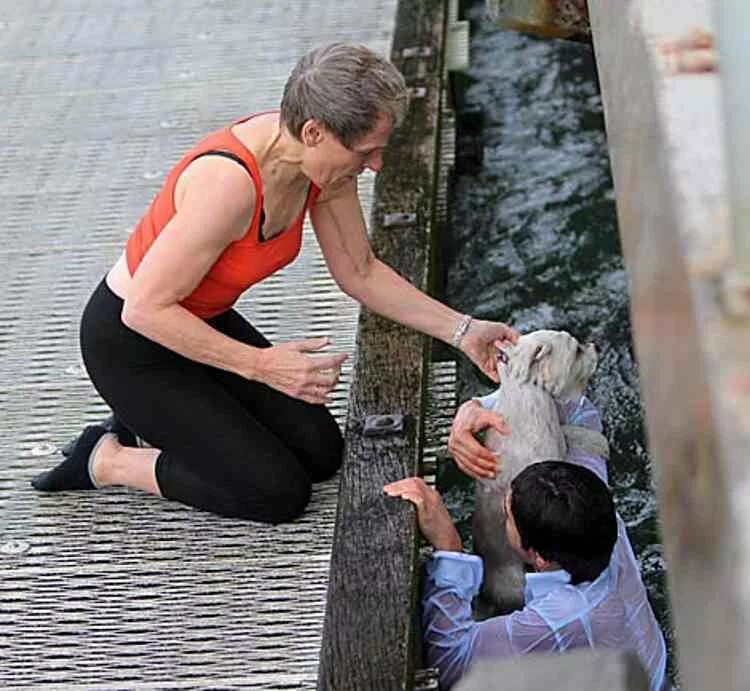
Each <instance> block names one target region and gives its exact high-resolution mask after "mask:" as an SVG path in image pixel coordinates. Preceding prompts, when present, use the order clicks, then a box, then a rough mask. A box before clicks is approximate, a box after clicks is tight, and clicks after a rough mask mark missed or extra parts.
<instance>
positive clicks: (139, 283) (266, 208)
mask: <svg viewBox="0 0 750 691" xmlns="http://www.w3.org/2000/svg"><path fill="white" fill-rule="evenodd" d="M406 93H407V92H406V88H405V85H404V80H403V78H402V76H401V75H400V74H399V72H398V71H397V70H396V68H395V67H394V66H393V65H392V64H390V63H389V62H387V61H385V60H383V59H382V58H380V57H378V56H377V55H375V54H373V53H372V52H370V51H369V50H368V49H367V48H365V47H363V46H358V45H350V44H341V43H339V44H333V45H330V46H326V47H324V48H321V49H318V50H315V51H313V52H311V53H309V54H308V55H306V56H305V57H303V58H302V59H301V60H300V62H299V63H298V64H297V66H296V67H295V68H294V70H293V72H292V74H291V76H290V77H289V79H288V81H287V83H286V86H285V89H284V95H283V99H282V103H281V110H280V111H274V112H269V113H261V114H258V115H253V116H250V117H246V118H244V119H242V120H240V121H238V122H235V123H233V124H231V125H229V126H227V127H225V128H223V129H221V130H218V131H217V132H214V133H212V134H210V135H208V136H207V137H205V138H204V139H202V140H201V141H200V142H198V144H197V145H196V146H195V147H194V148H193V149H192V150H191V151H189V152H188V153H187V154H186V155H185V156H184V157H183V158H182V159H181V160H180V161H179V162H178V163H177V165H176V166H175V167H174V168H173V169H172V171H171V172H170V173H169V175H168V176H167V179H166V181H165V183H164V186H163V187H162V188H161V190H160V191H159V193H158V194H157V196H156V197H155V199H154V201H153V202H152V204H151V206H150V207H149V209H148V210H147V212H146V214H145V215H144V216H143V218H142V219H141V221H140V223H138V225H137V226H136V228H135V230H134V231H133V233H132V234H131V236H130V237H129V239H128V241H127V245H126V247H125V250H124V251H123V253H122V256H121V257H120V258H119V260H118V261H117V263H116V264H115V266H114V267H113V268H112V269H111V270H110V271H109V273H108V274H107V275H106V277H105V278H104V280H102V282H101V283H100V285H99V286H98V288H97V289H96V290H95V292H94V294H93V295H92V297H91V299H90V300H89V302H88V305H87V306H86V309H85V311H84V314H83V318H82V321H81V349H82V352H83V359H84V363H85V365H86V368H87V370H88V373H89V376H90V378H91V381H92V382H93V383H94V386H95V387H96V389H97V390H98V391H99V393H100V394H101V396H102V397H103V398H104V400H105V401H106V402H107V403H108V404H109V406H110V407H111V408H112V411H113V412H114V416H115V422H116V428H117V429H116V430H115V432H117V431H118V430H119V434H117V433H113V432H112V431H110V430H109V428H107V427H106V426H103V425H93V426H90V427H87V428H86V429H85V430H84V431H83V433H82V434H81V436H80V437H79V438H78V440H77V441H76V443H75V446H74V447H73V448H72V450H71V453H70V456H69V457H68V458H67V459H66V460H65V461H63V463H61V464H60V465H59V466H57V467H56V468H53V469H52V470H50V471H48V472H46V473H43V474H42V475H40V476H39V477H37V478H35V479H34V481H33V485H34V487H36V488H37V489H39V490H44V491H56V490H67V489H92V488H97V487H103V486H106V485H125V486H128V487H134V488H138V489H142V490H145V491H147V492H150V493H151V494H154V495H157V496H164V497H167V498H169V499H174V500H177V501H181V502H183V503H185V504H188V505H190V506H194V507H198V508H201V509H205V510H208V511H212V512H214V513H217V514H221V515H224V516H234V517H241V518H247V519H253V520H258V521H264V522H269V523H278V522H283V521H289V520H292V519H294V518H296V517H297V516H299V515H300V513H301V512H302V511H303V509H304V508H305V506H306V505H307V502H308V500H309V497H310V488H311V483H314V482H320V481H321V480H325V479H327V478H329V477H331V476H332V475H333V474H334V473H335V472H336V470H337V469H338V468H339V466H340V464H341V451H342V438H341V433H340V431H339V429H338V426H337V424H336V422H335V421H334V419H333V417H332V416H331V414H330V413H329V412H328V410H327V408H326V407H325V405H324V404H325V403H326V401H327V400H328V394H329V393H330V392H331V390H332V389H333V387H334V386H335V385H336V382H337V380H338V376H339V372H340V368H341V364H342V362H343V360H344V359H345V357H346V356H345V355H342V354H335V355H327V356H320V357H313V356H311V355H310V353H312V352H313V351H316V350H319V349H321V348H323V347H324V346H325V345H326V344H327V339H325V338H321V339H313V340H304V341H294V342H288V343H283V344H279V345H272V344H271V343H269V342H268V341H267V340H266V339H265V338H264V337H263V335H262V334H260V333H259V332H258V331H257V329H255V328H254V327H253V326H252V325H251V324H249V323H248V322H247V321H245V319H244V318H243V317H242V316H240V314H239V313H237V312H236V311H235V310H233V309H232V305H233V304H234V303H235V301H236V300H237V298H238V297H239V296H240V295H241V293H242V292H243V291H244V290H245V289H247V288H248V287H249V286H251V285H253V284H255V283H257V282H259V281H261V280H263V279H264V278H266V277H268V276H269V275H271V274H273V273H274V272H276V271H278V270H279V269H281V268H282V267H283V266H285V265H286V264H288V263H289V262H291V261H292V260H293V259H294V258H295V257H296V256H297V254H298V252H299V249H300V244H301V233H302V223H303V220H304V217H305V215H306V213H308V212H310V215H311V220H312V224H313V227H314V228H315V233H316V237H317V240H318V242H319V244H320V247H321V250H322V252H323V254H324V256H325V259H326V262H327V265H328V267H329V269H330V271H331V273H332V275H333V277H334V278H335V280H336V282H337V283H338V285H339V286H340V287H341V288H342V290H344V291H345V292H346V293H348V294H349V295H351V296H352V297H354V298H355V299H357V300H359V301H360V302H361V303H362V304H364V305H366V306H367V307H368V308H369V309H371V310H372V311H374V312H377V313H379V314H382V315H383V316H385V317H388V318H390V319H393V320H395V321H397V322H400V323H402V324H405V325H407V326H410V327H412V328H415V329H418V330H420V331H422V332H424V333H426V334H429V335H430V336H433V337H435V338H439V339H441V340H443V341H445V342H448V343H450V342H453V343H454V344H460V347H461V350H463V352H464V353H465V354H466V355H467V356H468V357H470V358H471V359H472V360H473V361H474V362H475V363H476V364H477V365H478V366H479V367H481V368H482V369H483V370H484V371H485V372H487V373H488V374H489V375H490V376H493V378H494V343H495V342H496V341H505V340H511V341H514V340H515V339H516V336H517V335H516V333H515V332H514V331H513V330H512V329H510V328H509V327H507V326H506V325H504V324H501V323H491V322H482V321H477V320H475V321H471V322H470V323H469V326H468V329H466V328H465V327H466V324H467V319H466V318H464V317H463V316H462V315H461V314H458V313H457V312H455V311H454V310H452V309H450V308H448V307H446V306H445V305H443V304H441V303H439V302H437V301H435V300H433V299H431V298H430V297H428V296H427V295H425V294H424V293H421V292H420V291H418V290H417V289H416V288H414V287H413V286H412V285H411V284H410V283H408V282H407V281H405V280H404V279H402V278H401V277H399V276H398V274H396V273H395V272H394V271H393V270H391V269H390V268H389V267H387V266H386V265H385V264H383V263H382V262H380V261H378V260H377V259H376V258H375V257H374V256H373V254H372V252H371V249H370V246H369V243H368V240H367V230H366V227H365V223H364V220H363V217H362V211H361V209H360V205H359V199H358V197H357V182H356V178H357V175H359V173H361V172H363V171H364V170H365V169H368V168H369V169H371V170H374V171H378V170H379V169H380V167H381V165H382V153H383V148H384V147H385V146H386V144H387V142H388V138H389V136H390V133H391V130H392V129H393V128H394V127H395V126H397V125H398V124H399V122H400V121H401V119H402V118H403V115H404V111H405V109H406V105H407V97H406ZM464 331H465V333H463V332H464ZM133 434H137V435H138V436H139V437H142V438H143V439H145V440H146V441H147V442H148V443H149V444H151V445H152V447H153V448H134V447H133V446H129V445H128V444H131V443H132V439H133Z"/></svg>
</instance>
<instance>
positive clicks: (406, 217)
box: [383, 211, 417, 228]
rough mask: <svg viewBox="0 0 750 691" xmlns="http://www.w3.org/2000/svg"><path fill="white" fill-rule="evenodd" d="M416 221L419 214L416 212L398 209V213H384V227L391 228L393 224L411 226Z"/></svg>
mask: <svg viewBox="0 0 750 691" xmlns="http://www.w3.org/2000/svg"><path fill="white" fill-rule="evenodd" d="M416 222H417V214H414V213H407V212H404V211H397V212H396V213H392V214H384V215H383V227H384V228H390V227H391V226H409V225H414V224H415V223H416Z"/></svg>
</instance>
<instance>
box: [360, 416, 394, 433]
mask: <svg viewBox="0 0 750 691" xmlns="http://www.w3.org/2000/svg"><path fill="white" fill-rule="evenodd" d="M403 431H404V416H403V415H400V414H397V413H394V414H392V415H368V416H367V417H366V418H365V426H364V428H363V430H362V434H364V435H365V436H366V437H381V436H384V435H386V434H399V433H401V432H403Z"/></svg>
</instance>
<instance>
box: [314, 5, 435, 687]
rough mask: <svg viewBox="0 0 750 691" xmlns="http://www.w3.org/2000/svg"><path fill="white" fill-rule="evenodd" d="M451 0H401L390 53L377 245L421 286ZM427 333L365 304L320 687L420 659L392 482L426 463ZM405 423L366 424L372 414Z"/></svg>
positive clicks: (409, 565)
mask: <svg viewBox="0 0 750 691" xmlns="http://www.w3.org/2000/svg"><path fill="white" fill-rule="evenodd" d="M444 5H445V3H444V2H443V0H421V1H420V0H401V2H399V7H398V12H397V20H396V31H395V36H394V42H393V52H392V56H391V59H392V61H393V62H394V63H395V64H396V65H397V66H398V67H399V68H400V69H401V71H402V72H403V74H404V76H405V77H406V79H407V82H408V84H409V86H410V88H411V90H412V100H411V105H410V108H409V114H408V117H407V119H406V122H405V123H404V124H403V125H402V126H401V127H400V128H399V129H398V130H396V131H395V132H394V133H393V135H392V141H391V143H390V145H389V147H388V150H387V151H386V153H385V163H384V166H383V170H382V171H381V172H380V173H379V175H378V179H377V184H376V190H375V194H376V201H375V205H374V211H373V218H372V220H371V224H370V227H371V241H372V245H373V248H374V250H375V253H376V254H377V255H378V257H380V258H381V259H383V260H384V261H385V262H386V263H387V264H389V265H390V266H392V267H393V268H394V269H396V270H397V271H398V272H399V273H400V274H401V275H403V276H404V277H405V278H407V279H408V280H409V281H411V282H412V283H413V284H414V285H416V286H418V287H419V288H421V289H426V288H427V287H428V284H429V267H430V252H431V243H432V241H433V238H432V231H433V227H434V224H433V217H434V202H435V181H436V173H437V170H436V164H437V152H438V147H439V117H440V94H441V89H442V55H443V43H444V33H445V6H444ZM427 346H428V339H427V338H426V337H424V336H422V335H420V334H418V333H416V332H414V331H411V330H408V329H405V328H403V327H401V326H399V325H397V324H394V323H393V322H390V321H387V320H385V319H383V318H381V317H378V316H376V315H374V314H372V313H371V312H369V311H368V310H366V309H364V308H363V309H362V312H361V315H360V321H359V335H358V347H357V361H356V363H355V368H354V380H353V383H352V386H351V391H350V398H349V417H348V422H347V429H346V450H345V459H344V467H343V470H342V477H341V489H340V496H339V504H338V512H337V517H336V529H335V534H334V544H333V553H332V556H331V570H330V576H329V585H328V602H327V608H326V619H325V627H324V633H323V643H322V647H321V654H320V671H319V677H318V688H319V689H323V690H325V691H345V690H346V691H349V690H352V691H354V690H360V689H361V690H362V691H366V690H367V691H369V690H371V689H377V690H378V691H389V690H391V689H393V690H394V691H396V690H401V689H404V690H405V689H410V688H411V686H412V683H413V677H414V671H415V660H414V658H415V650H416V646H417V640H416V639H417V635H416V634H417V628H416V626H415V622H414V615H415V613H416V610H417V584H418V577H419V571H418V562H417V544H418V542H417V541H418V538H419V535H418V530H417V525H416V518H415V514H414V510H413V509H412V507H411V506H409V505H408V504H406V503H405V502H403V501H400V500H396V499H392V498H390V497H387V496H386V495H385V494H384V493H383V489H382V488H383V485H384V484H386V483H388V482H392V481H394V480H398V479H401V478H404V477H407V476H411V475H416V474H417V473H418V470H419V468H418V466H419V458H420V451H421V433H422V414H423V410H422V406H423V387H424V383H425V377H424V368H425V358H426V356H427V353H428V347H427ZM387 414H397V415H403V416H404V429H403V431H402V432H399V431H396V432H392V433H390V434H384V435H383V436H367V435H366V434H365V433H364V427H365V423H366V421H367V418H368V416H372V415H387Z"/></svg>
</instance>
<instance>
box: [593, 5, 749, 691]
mask: <svg viewBox="0 0 750 691" xmlns="http://www.w3.org/2000/svg"><path fill="white" fill-rule="evenodd" d="M712 5H713V3H712V2H711V0H688V1H687V2H685V3H682V2H681V3H678V4H676V5H672V4H671V3H653V2H652V1H651V0H597V2H592V3H591V22H592V27H593V34H594V46H595V49H596V58H597V66H598V71H599V78H600V83H601V89H602V96H603V100H604V106H605V116H606V124H607V136H608V142H609V148H610V156H611V161H612V172H613V177H614V181H615V191H616V196H617V211H618V218H619V226H620V235H621V238H622V245H623V254H624V257H625V262H626V265H627V269H628V275H629V278H630V284H631V310H632V322H633V331H634V338H635V343H636V347H637V353H638V362H639V366H640V381H641V390H642V393H643V398H644V408H645V413H646V418H647V430H648V439H649V447H650V450H651V454H652V457H653V460H654V471H655V475H656V479H657V485H658V495H659V503H660V507H659V508H660V517H661V520H662V525H663V530H662V535H663V539H664V546H665V552H666V556H667V559H668V568H667V575H668V582H669V588H670V600H671V604H672V615H673V619H674V624H675V631H676V634H677V647H678V659H679V668H680V678H681V682H682V688H683V689H685V690H686V691H703V690H704V689H712V688H713V689H726V691H740V689H746V688H747V684H748V681H747V680H748V674H749V673H750V669H749V667H750V664H749V663H750V658H748V656H747V651H746V650H745V648H746V645H747V640H748V634H750V626H749V622H750V591H749V590H748V585H747V568H748V565H749V564H750V543H749V542H748V540H747V537H746V535H747V534H748V521H750V504H749V503H748V496H750V495H749V494H748V487H750V464H748V462H747V449H748V448H750V322H748V321H747V320H745V321H734V320H732V319H730V318H728V317H727V316H726V315H725V314H724V313H723V310H722V306H721V304H720V299H719V296H720V291H719V290H718V289H717V286H718V285H720V278H721V276H722V271H723V269H724V267H725V266H726V262H727V261H728V259H729V252H728V251H727V247H728V243H727V235H728V233H727V230H728V224H727V214H726V209H727V206H728V205H727V198H726V187H725V185H724V184H723V182H724V172H723V170H724V169H723V161H722V155H721V147H720V142H721V138H722V127H721V117H720V98H719V76H718V75H717V74H715V73H714V74H712V73H710V72H707V73H704V74H680V73H676V72H673V71H671V70H669V69H668V65H667V64H666V63H665V61H664V56H663V52H662V51H660V49H659V48H660V44H662V45H665V44H666V43H667V42H668V43H672V42H673V39H675V37H679V36H680V35H681V33H682V32H688V31H689V30H690V29H691V28H692V27H694V26H699V27H701V29H702V30H704V31H707V32H710V30H711V26H710V17H711V14H710V13H711V10H712Z"/></svg>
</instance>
